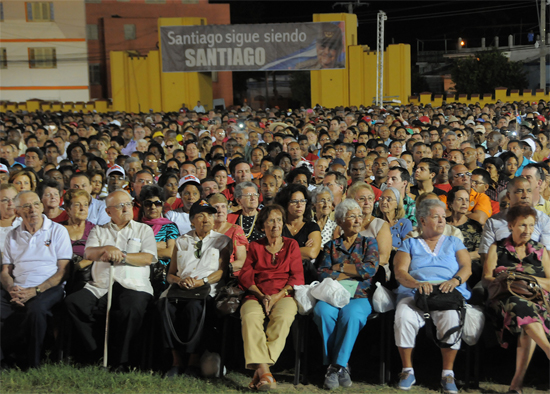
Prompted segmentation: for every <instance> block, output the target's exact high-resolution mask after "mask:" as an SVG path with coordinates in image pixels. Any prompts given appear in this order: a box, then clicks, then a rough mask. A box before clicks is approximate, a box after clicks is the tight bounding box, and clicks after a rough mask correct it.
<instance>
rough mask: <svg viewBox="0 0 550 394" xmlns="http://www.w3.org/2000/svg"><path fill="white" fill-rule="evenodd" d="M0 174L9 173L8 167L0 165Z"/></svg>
mask: <svg viewBox="0 0 550 394" xmlns="http://www.w3.org/2000/svg"><path fill="white" fill-rule="evenodd" d="M0 172H7V173H9V172H10V170H9V169H8V167H6V165H5V164H2V163H0Z"/></svg>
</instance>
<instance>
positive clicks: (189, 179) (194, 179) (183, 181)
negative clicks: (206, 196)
mask: <svg viewBox="0 0 550 394" xmlns="http://www.w3.org/2000/svg"><path fill="white" fill-rule="evenodd" d="M189 182H192V183H196V184H197V185H200V184H201V181H200V180H199V178H197V177H196V176H195V175H191V174H189V175H186V176H184V177H183V178H181V179H180V183H179V184H178V190H179V189H181V188H182V186H183V185H185V184H186V183H189Z"/></svg>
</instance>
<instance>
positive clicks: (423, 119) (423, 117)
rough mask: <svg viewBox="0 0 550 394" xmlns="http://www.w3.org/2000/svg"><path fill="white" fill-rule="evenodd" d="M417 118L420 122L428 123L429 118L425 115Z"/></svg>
mask: <svg viewBox="0 0 550 394" xmlns="http://www.w3.org/2000/svg"><path fill="white" fill-rule="evenodd" d="M418 120H419V121H421V122H422V123H430V118H428V117H427V116H421V117H420V118H418Z"/></svg>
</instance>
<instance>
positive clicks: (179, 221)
mask: <svg viewBox="0 0 550 394" xmlns="http://www.w3.org/2000/svg"><path fill="white" fill-rule="evenodd" d="M166 219H168V220H171V221H173V222H174V223H176V226H178V230H179V231H180V234H187V233H188V232H189V231H191V230H192V229H193V228H192V227H191V220H190V219H189V214H188V213H185V212H178V211H168V212H166Z"/></svg>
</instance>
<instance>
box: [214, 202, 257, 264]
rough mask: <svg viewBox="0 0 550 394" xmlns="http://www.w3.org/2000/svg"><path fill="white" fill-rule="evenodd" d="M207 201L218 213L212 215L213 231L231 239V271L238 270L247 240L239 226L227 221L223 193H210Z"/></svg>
mask: <svg viewBox="0 0 550 394" xmlns="http://www.w3.org/2000/svg"><path fill="white" fill-rule="evenodd" d="M208 203H209V204H210V205H212V206H213V207H214V208H216V209H217V211H218V213H216V214H215V215H214V231H217V232H218V233H220V234H225V235H227V236H228V237H229V238H231V240H232V241H233V253H231V259H230V260H229V262H230V263H231V268H232V270H233V272H234V273H236V272H238V271H240V269H241V268H242V267H243V264H244V261H245V260H246V250H247V249H248V240H247V239H246V235H244V231H243V228H242V227H241V226H239V225H238V224H233V223H228V222H227V209H228V206H229V203H228V202H227V198H225V196H224V195H223V194H221V193H215V194H213V195H211V196H210V198H209V199H208Z"/></svg>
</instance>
